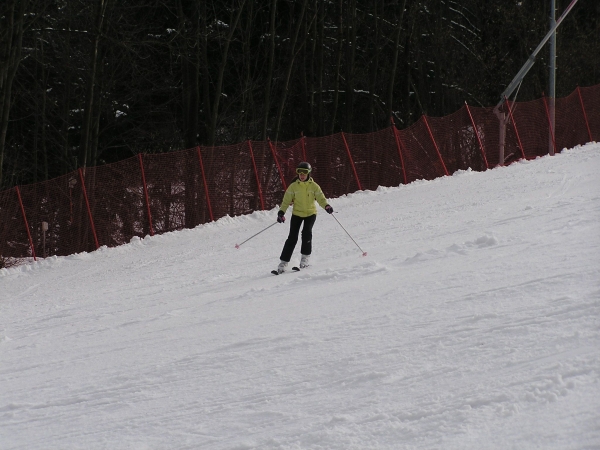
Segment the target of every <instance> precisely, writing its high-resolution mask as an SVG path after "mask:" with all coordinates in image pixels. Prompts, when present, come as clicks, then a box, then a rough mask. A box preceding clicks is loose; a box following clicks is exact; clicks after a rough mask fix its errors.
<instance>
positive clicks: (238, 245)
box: [235, 222, 277, 248]
mask: <svg viewBox="0 0 600 450" xmlns="http://www.w3.org/2000/svg"><path fill="white" fill-rule="evenodd" d="M273 225H277V222H275V223H274V224H271V225H269V226H268V227H267V228H265V229H264V230H260V231H259V232H258V233H256V234H255V235H253V236H250V237H249V238H248V239H246V240H245V241H244V242H242V243H241V244H235V248H240V247H241V246H242V245H244V244H245V243H246V242H248V241H249V240H250V239H252V238H253V237H256V236H258V235H259V234H260V233H262V232H263V231H267V230H268V229H269V228H271V227H272V226H273Z"/></svg>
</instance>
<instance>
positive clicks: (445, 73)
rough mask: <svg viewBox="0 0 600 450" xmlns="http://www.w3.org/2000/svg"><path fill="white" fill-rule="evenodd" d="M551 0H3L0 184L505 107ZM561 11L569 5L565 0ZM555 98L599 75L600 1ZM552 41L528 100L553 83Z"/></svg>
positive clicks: (563, 59)
mask: <svg viewBox="0 0 600 450" xmlns="http://www.w3.org/2000/svg"><path fill="white" fill-rule="evenodd" d="M549 3H550V2H549V1H546V0H522V1H516V0H486V1H481V0H460V1H451V0H444V1H442V0H422V1H414V0H413V1H411V0H373V1H368V2H359V1H357V0H332V1H324V0H262V1H252V0H218V1H217V0H170V1H167V0H136V1H131V0H94V1H89V0H73V1H70V0H69V1H67V0H4V1H3V2H0V190H2V189H6V188H10V187H12V186H14V185H17V184H28V183H34V182H38V181H43V180H47V179H51V178H54V177H56V176H59V175H62V174H65V173H68V172H70V171H73V170H75V169H77V168H79V167H85V166H95V165H100V164H106V163H111V162H115V161H119V160H122V159H124V158H128V157H131V156H133V155H135V154H137V153H162V152H168V151H173V150H180V149H183V148H191V147H194V146H196V145H203V146H207V145H208V146H211V145H225V144H232V143H237V142H240V141H243V140H246V139H252V140H267V139H271V140H273V141H282V140H290V139H296V138H298V137H299V136H300V135H302V134H304V135H305V136H325V135H329V134H333V133H336V132H339V131H344V132H349V133H366V132H371V131H376V130H379V129H382V128H385V127H388V126H389V125H390V118H393V120H394V121H395V123H396V125H397V126H398V127H399V128H406V127H408V126H409V125H411V124H412V123H414V122H415V121H417V120H418V119H419V117H420V116H421V115H423V114H427V115H431V116H444V115H447V114H450V113H452V112H454V111H456V110H458V109H460V108H461V106H462V105H464V102H465V101H466V102H468V104H469V105H475V106H493V105H495V104H496V103H498V101H499V100H500V94H501V93H502V92H503V91H504V89H505V88H506V86H507V85H508V84H509V83H510V81H511V80H512V78H513V77H514V75H515V74H516V73H517V72H518V70H519V69H520V68H521V66H522V65H523V64H524V63H525V61H526V60H527V58H528V57H529V55H530V54H531V52H532V51H533V50H534V49H535V47H536V46H537V45H538V43H539V42H540V40H541V39H542V38H543V37H544V35H545V34H546V33H547V31H548V30H549V21H550V19H549V17H550V4H549ZM556 3H557V14H556V17H557V18H558V17H559V16H560V14H561V13H562V11H563V10H564V9H565V8H566V7H567V6H568V3H569V2H568V1H567V0H557V2H556ZM557 54H558V58H557V82H556V96H557V97H562V96H566V95H568V94H569V93H571V92H572V91H573V89H575V88H576V86H577V85H580V86H590V85H595V84H598V83H600V2H599V1H597V0H579V2H578V4H577V5H576V6H575V8H574V9H573V10H572V11H571V13H570V14H569V16H568V17H567V18H566V19H565V20H564V22H563V23H562V24H561V27H560V28H559V31H558V33H557ZM548 64H549V52H548V50H547V49H544V51H542V52H541V53H540V54H539V56H538V59H537V62H536V64H535V65H534V66H533V68H532V69H531V71H530V73H529V74H528V75H527V77H526V78H525V80H524V82H523V84H522V86H521V87H520V89H519V91H518V98H517V100H519V101H527V100H533V99H537V98H540V97H541V96H542V95H544V93H547V92H548Z"/></svg>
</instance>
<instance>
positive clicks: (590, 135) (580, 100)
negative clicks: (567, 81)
mask: <svg viewBox="0 0 600 450" xmlns="http://www.w3.org/2000/svg"><path fill="white" fill-rule="evenodd" d="M577 94H578V95H579V103H580V104H581V110H582V111H583V118H584V119H585V126H586V127H587V132H588V136H589V137H590V142H592V141H593V140H594V139H593V138H592V130H590V123H589V122H588V118H587V114H586V112H585V107H584V106H583V97H581V89H579V86H577Z"/></svg>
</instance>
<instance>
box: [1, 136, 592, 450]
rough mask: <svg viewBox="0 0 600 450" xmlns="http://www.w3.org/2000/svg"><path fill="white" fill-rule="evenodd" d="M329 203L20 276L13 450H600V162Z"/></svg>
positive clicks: (6, 290) (5, 367)
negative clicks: (289, 268)
mask: <svg viewBox="0 0 600 450" xmlns="http://www.w3.org/2000/svg"><path fill="white" fill-rule="evenodd" d="M317 181H318V180H317ZM331 204H332V206H333V207H334V209H335V210H336V211H337V212H338V213H337V215H336V217H337V218H338V220H339V221H340V223H341V224H342V225H344V227H345V228H346V229H347V230H348V231H349V232H350V233H351V234H352V236H353V237H354V238H355V239H356V241H357V242H358V244H359V245H360V246H361V247H362V248H363V249H364V250H365V251H367V252H368V255H367V256H366V257H363V256H361V252H360V250H359V249H358V248H357V247H356V246H355V245H354V243H353V242H352V241H351V240H350V239H349V238H348V236H347V235H346V234H345V233H344V231H343V230H342V229H341V228H340V226H339V225H338V224H337V222H336V221H335V220H333V218H332V217H330V216H328V215H327V214H326V213H325V212H324V211H320V213H319V216H318V220H317V222H316V225H315V229H314V250H313V258H312V266H311V267H310V268H309V269H307V270H306V271H302V272H300V273H289V274H284V275H281V276H273V275H271V274H270V273H269V272H270V270H272V269H273V268H275V266H276V264H277V262H278V256H279V253H280V251H281V247H282V245H283V242H284V240H285V237H286V235H287V231H288V225H287V224H285V225H279V224H278V225H277V226H274V227H272V228H271V229H269V230H268V231H266V232H265V233H262V234H260V235H259V236H257V237H256V238H254V239H252V240H251V241H249V242H247V243H246V244H244V245H243V246H242V247H241V248H240V249H239V250H236V248H235V247H234V246H235V244H236V243H239V242H241V241H243V240H244V239H246V238H247V237H249V236H251V235H253V234H254V233H256V232H258V231H260V230H261V229H263V228H265V227H267V226H268V225H270V224H272V223H273V222H274V221H275V217H276V210H275V209H274V210H272V211H266V212H256V213H254V214H251V215H248V216H244V217H236V218H224V219H221V220H219V221H217V222H216V223H211V224H207V225H203V226H199V227H197V228H195V229H193V230H184V231H180V232H176V233H169V234H165V235H161V236H154V237H147V238H145V239H135V240H133V241H132V242H131V243H130V244H127V245H124V246H121V247H118V248H111V249H108V248H101V249H100V250H98V251H96V252H93V253H89V254H86V253H84V254H78V255H73V256H69V257H59V258H56V257H51V258H47V259H46V260H39V261H38V262H36V263H31V264H28V265H25V266H20V267H17V268H12V269H8V270H7V269H2V270H0V448H1V449H3V450H8V449H27V450H32V449H200V448H202V449H238V450H241V449H255V448H256V449H344V450H345V449H461V450H462V449H530V448H543V449H591V448H600V378H599V375H600V322H599V312H600V144H588V145H586V146H582V147H578V148H575V149H572V150H565V151H563V152H562V153H561V154H558V155H556V156H553V157H544V158H539V159H537V160H535V161H523V162H519V163H515V164H512V165H511V166H509V167H503V168H497V169H494V170H490V171H487V172H483V173H479V172H472V171H463V172H460V173H457V174H455V175H454V176H451V177H444V178H440V179H437V180H434V181H419V182H415V183H412V184H410V185H407V186H400V187H396V188H381V189H379V190H378V191H377V192H360V193H356V194H352V195H348V196H346V197H343V198H339V199H332V200H331ZM288 217H289V212H288ZM298 253H299V249H297V251H296V253H295V255H294V258H295V259H294V260H293V261H292V262H296V263H297V260H298V258H299V254H298Z"/></svg>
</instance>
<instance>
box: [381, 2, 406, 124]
mask: <svg viewBox="0 0 600 450" xmlns="http://www.w3.org/2000/svg"><path fill="white" fill-rule="evenodd" d="M400 8H401V9H400V17H399V18H398V23H397V24H396V33H395V35H394V56H393V57H392V61H393V62H392V69H391V71H390V83H389V85H388V92H387V111H386V112H387V116H388V117H392V110H393V108H392V102H393V100H394V83H395V80H396V69H397V67H398V53H399V52H400V31H401V30H402V20H403V18H404V9H405V8H406V0H402V6H401V7H400Z"/></svg>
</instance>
